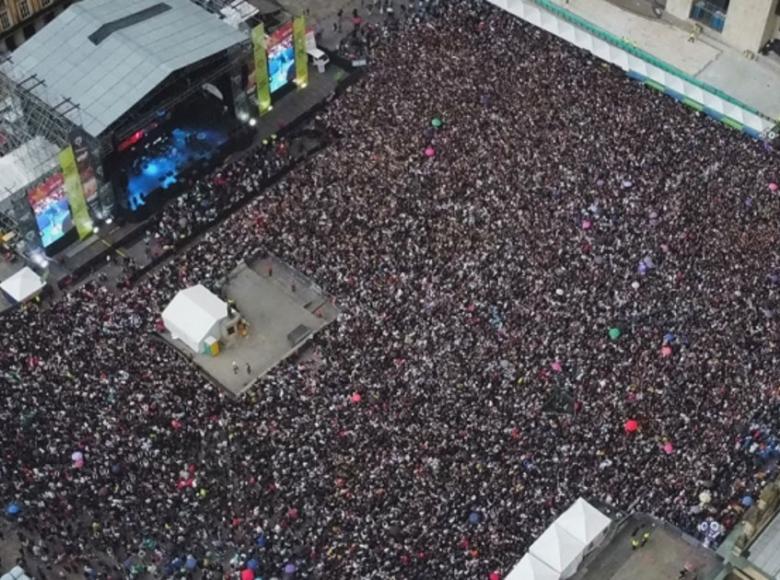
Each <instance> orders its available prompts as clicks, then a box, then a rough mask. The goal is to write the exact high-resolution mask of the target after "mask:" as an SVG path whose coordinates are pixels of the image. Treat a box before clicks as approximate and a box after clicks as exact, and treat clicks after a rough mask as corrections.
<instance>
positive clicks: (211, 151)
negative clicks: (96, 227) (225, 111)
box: [127, 124, 228, 211]
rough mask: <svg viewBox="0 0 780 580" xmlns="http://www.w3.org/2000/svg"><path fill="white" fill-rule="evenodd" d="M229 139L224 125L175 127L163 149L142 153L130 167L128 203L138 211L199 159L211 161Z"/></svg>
mask: <svg viewBox="0 0 780 580" xmlns="http://www.w3.org/2000/svg"><path fill="white" fill-rule="evenodd" d="M227 142H228V130H227V128H225V127H222V126H219V125H217V124H214V125H206V124H192V125H189V126H183V127H180V128H176V129H174V130H173V131H171V133H170V139H169V140H168V142H167V143H166V144H165V146H164V147H161V148H160V150H158V151H155V152H153V153H150V154H149V155H143V154H141V153H139V156H141V159H140V160H139V163H137V165H136V166H135V167H130V168H128V169H127V205H128V208H129V209H130V211H137V210H138V208H139V207H140V206H142V205H145V204H146V200H147V199H148V198H149V196H150V195H152V194H153V193H154V192H156V191H158V190H160V189H163V190H165V189H168V188H169V187H171V186H172V185H174V184H175V183H177V182H178V181H179V178H180V176H181V173H182V172H183V171H185V170H186V169H187V168H189V167H191V166H192V165H194V164H196V163H198V162H200V161H210V160H211V159H213V158H214V157H215V156H216V155H217V154H218V153H219V151H220V149H221V148H222V147H223V146H224V145H225V144H226V143H227Z"/></svg>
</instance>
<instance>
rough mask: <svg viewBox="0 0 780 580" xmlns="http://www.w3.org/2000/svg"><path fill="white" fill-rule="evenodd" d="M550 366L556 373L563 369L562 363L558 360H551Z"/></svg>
mask: <svg viewBox="0 0 780 580" xmlns="http://www.w3.org/2000/svg"><path fill="white" fill-rule="evenodd" d="M550 368H552V370H554V371H555V372H556V373H559V372H561V371H562V370H563V365H561V363H560V361H557V360H556V361H553V363H552V364H551V365H550Z"/></svg>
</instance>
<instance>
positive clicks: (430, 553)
mask: <svg viewBox="0 0 780 580" xmlns="http://www.w3.org/2000/svg"><path fill="white" fill-rule="evenodd" d="M439 10H440V11H441V12H442V15H443V16H442V18H439V19H435V20H432V21H412V22H409V23H407V25H405V26H403V27H402V28H401V30H400V31H399V32H398V33H397V34H394V35H392V36H390V37H388V38H387V39H384V40H383V41H382V42H381V43H380V44H378V45H377V46H376V47H375V49H374V50H375V52H374V56H375V60H374V63H373V66H372V67H371V69H370V70H369V71H368V72H367V74H366V76H365V78H364V79H363V80H362V81H361V83H360V84H359V85H356V86H354V87H352V88H351V89H350V90H348V91H347V92H346V93H345V95H343V96H342V97H340V98H339V99H337V100H335V101H334V102H332V103H331V104H330V105H329V107H328V109H327V110H326V111H325V112H324V113H322V117H321V119H320V122H322V123H326V124H328V125H329V126H330V127H332V128H333V130H334V131H336V132H337V133H338V135H339V138H338V140H337V142H336V143H334V144H333V145H332V146H331V147H328V148H327V149H325V150H324V151H323V152H321V153H320V154H319V155H317V156H316V157H314V158H312V159H310V160H309V161H306V162H305V163H303V164H302V165H301V166H300V167H298V168H296V169H294V170H293V171H292V172H291V173H290V174H289V175H288V176H287V177H285V178H284V179H283V180H281V181H280V182H279V183H277V184H276V185H274V186H273V187H271V188H268V189H265V190H262V191H258V190H257V189H258V188H259V185H258V184H259V183H260V180H258V171H259V170H260V168H259V167H258V166H257V164H256V163H253V162H252V158H251V157H250V158H248V159H246V160H244V161H241V162H238V163H236V164H234V165H232V166H231V167H228V168H223V169H221V170H220V172H219V175H218V176H210V177H209V178H208V180H209V181H208V183H209V185H206V184H205V183H204V184H201V185H199V186H198V190H197V191H198V193H197V196H198V199H199V204H196V205H193V204H187V203H182V204H177V203H176V202H174V203H173V205H172V206H171V207H170V208H169V209H168V210H167V213H166V214H164V215H165V216H166V217H164V218H163V219H162V221H161V222H160V224H159V231H158V232H157V233H159V234H161V235H163V236H166V238H168V237H172V236H174V235H180V233H179V232H180V226H181V223H179V222H178V221H177V219H176V215H177V212H181V214H182V215H185V214H187V212H200V211H201V210H199V209H196V208H198V207H201V208H202V210H203V212H204V213H198V215H197V216H188V217H187V220H186V222H187V223H192V222H193V220H194V221H198V220H200V219H204V220H209V219H210V218H211V217H212V214H210V213H209V211H210V208H211V207H213V200H212V199H211V198H210V196H211V195H212V194H216V193H219V192H223V193H227V192H230V195H233V194H235V195H236V196H241V195H247V196H250V195H251V196H256V199H255V200H254V201H253V202H251V203H250V204H249V205H247V206H246V207H244V208H243V209H242V210H241V211H239V212H237V213H236V214H235V215H233V216H231V217H230V218H229V219H228V220H226V221H225V222H224V223H222V224H220V225H219V226H218V227H217V228H214V229H212V230H210V231H209V232H208V233H207V234H206V235H205V236H204V237H203V238H202V240H201V241H199V242H198V243H197V244H196V245H194V246H192V247H190V248H188V249H187V250H186V251H185V252H183V253H182V254H181V255H178V256H176V257H174V258H172V259H171V260H170V261H169V262H167V263H165V265H164V266H162V267H161V268H160V269H158V270H156V271H155V272H154V273H153V274H151V275H149V276H146V277H143V278H142V279H140V280H139V281H138V282H137V284H135V285H134V286H133V287H131V288H129V289H125V290H122V291H119V292H112V291H109V290H108V289H107V288H105V287H103V286H102V285H101V284H100V283H99V282H90V283H88V284H86V285H85V286H83V287H81V288H80V289H78V290H75V291H73V292H72V293H70V294H68V295H67V296H65V297H64V298H63V299H62V300H60V301H59V302H56V303H54V304H52V305H50V306H48V307H44V308H39V307H31V308H27V309H24V310H20V311H17V312H15V313H14V314H12V315H10V316H8V317H6V318H4V319H2V320H0V328H2V339H1V340H2V343H3V348H2V349H0V368H1V369H3V376H2V379H0V392H2V395H3V400H4V404H3V406H2V407H0V441H2V451H1V452H2V462H0V499H2V500H3V502H5V503H6V504H10V503H13V505H14V506H16V507H15V510H14V513H13V514H12V516H13V518H14V519H15V520H16V522H15V523H14V526H15V527H14V530H13V533H18V534H19V535H20V538H21V539H22V541H23V543H24V545H25V547H24V548H23V551H22V556H23V558H24V559H25V564H26V565H27V566H28V568H29V569H30V572H31V573H32V574H34V575H36V577H41V578H44V577H45V576H47V575H50V574H55V573H61V574H79V575H80V574H84V575H85V576H86V577H88V578H109V577H111V578H116V577H119V576H122V575H125V574H131V575H138V574H143V573H148V574H151V575H152V576H154V577H159V576H169V575H177V576H178V575H181V576H196V575H198V574H202V575H203V577H206V578H220V577H224V578H237V577H239V575H240V576H241V578H242V579H243V578H247V577H252V576H255V575H256V576H258V577H259V576H262V577H263V578H293V577H299V578H326V579H336V578H338V579H342V578H377V579H379V578H387V579H390V578H393V579H396V578H409V579H421V578H488V577H489V575H491V574H492V577H493V578H496V577H500V576H499V574H506V573H507V572H508V571H509V570H510V569H511V567H512V565H513V564H514V563H515V562H516V561H517V560H519V558H520V557H521V556H522V555H523V553H524V552H525V550H526V549H527V548H528V546H529V544H530V543H531V542H532V541H533V539H534V538H535V537H536V536H537V535H538V534H539V533H540V532H541V531H542V530H543V529H544V528H545V527H546V525H547V524H549V523H550V521H551V520H552V519H553V518H554V517H555V516H556V515H557V514H559V513H560V512H561V511H563V510H564V509H566V508H567V507H568V506H569V505H570V504H571V503H572V502H573V501H574V500H575V499H576V498H577V497H580V496H583V497H585V498H587V499H592V500H594V501H598V502H601V503H604V504H608V505H611V506H613V507H614V509H615V510H618V511H621V512H623V513H625V511H627V510H641V511H646V512H650V513H652V514H655V515H657V516H659V517H662V518H665V519H668V520H669V521H671V522H672V523H674V524H677V525H679V526H682V527H683V528H685V529H687V530H691V531H694V530H695V529H696V526H697V525H698V523H700V522H701V521H702V519H704V518H707V517H713V518H715V519H717V520H718V521H720V522H722V523H724V524H725V525H726V527H728V526H730V525H733V523H734V521H735V519H736V518H737V517H738V516H739V513H740V511H741V510H742V509H743V506H744V505H745V503H746V502H745V501H744V498H746V497H752V498H755V497H756V496H757V494H758V493H759V492H760V489H761V486H762V485H763V483H764V482H765V481H767V479H768V478H770V477H772V475H773V470H774V465H775V463H776V458H777V455H778V441H777V439H776V438H775V434H776V432H777V426H778V420H780V405H779V404H778V395H779V394H780V391H778V386H780V383H778V380H779V379H780V377H779V376H778V348H777V347H778V344H777V342H778V338H777V337H778V327H777V325H778V292H779V291H780V253H779V251H778V247H780V246H779V245H778V234H777V228H776V224H777V221H778V219H780V198H779V197H778V196H779V195H780V193H777V192H775V191H773V190H774V189H777V188H776V186H773V185H772V184H774V183H775V182H776V181H778V180H780V162H778V157H777V155H776V153H775V152H773V151H772V150H771V148H770V147H767V146H764V145H762V144H761V143H759V142H757V141H754V140H751V139H749V138H747V137H745V136H743V135H741V134H739V133H737V132H734V131H731V130H728V129H726V128H724V127H722V126H721V125H719V124H717V123H715V122H714V121H712V120H710V119H708V118H706V117H704V116H701V115H698V114H696V113H694V112H692V111H690V110H686V109H684V108H683V107H681V106H680V105H679V104H677V103H675V102H673V101H671V100H670V99H668V98H667V97H664V96H661V95H658V94H655V93H653V92H650V91H648V90H646V89H645V88H643V87H642V86H641V85H638V84H636V83H634V82H632V81H630V80H629V79H627V78H626V77H625V76H624V75H623V74H622V72H621V71H618V70H615V69H613V68H611V67H609V66H606V65H604V64H602V63H599V62H598V61H595V60H594V59H593V58H592V57H591V56H589V55H588V54H586V53H583V52H581V51H579V50H577V49H575V48H573V47H570V46H568V45H566V44H564V43H562V42H561V41H559V40H557V39H555V38H554V37H551V36H549V35H547V34H545V33H543V32H541V31H539V30H536V29H534V28H532V27H529V26H527V25H525V24H523V23H522V22H520V21H519V20H517V19H515V18H512V17H510V16H508V15H505V14H503V13H501V12H498V11H495V10H493V9H490V8H488V7H487V5H484V4H481V3H479V2H471V1H466V0H451V1H449V2H446V3H444V4H443V5H442V6H440V7H439ZM434 119H435V120H436V122H433V120H434ZM215 177H216V181H215ZM215 183H216V184H217V185H214V184H215ZM215 192H216V193H215ZM233 201H236V200H233ZM258 249H260V250H262V251H270V252H273V253H274V254H276V255H277V256H279V257H281V258H282V259H284V260H285V261H286V262H288V263H290V264H292V265H293V266H295V267H296V268H298V269H299V270H301V271H302V272H304V273H305V274H306V275H308V276H309V277H311V278H312V279H313V280H314V281H316V282H317V283H318V284H320V285H321V286H322V287H324V288H325V289H326V290H327V291H328V292H329V293H331V294H332V295H335V296H336V297H337V305H338V306H339V308H340V309H341V311H342V315H341V316H340V318H339V320H338V321H337V322H336V323H335V324H333V325H331V326H330V327H328V329H327V330H326V331H324V332H323V333H322V334H321V335H318V336H317V338H316V339H315V342H314V347H313V348H316V350H317V353H318V360H320V361H321V363H320V364H318V365H303V364H297V363H296V362H294V361H293V362H290V363H286V364H283V365H280V366H279V367H278V368H276V369H274V370H273V371H272V373H271V374H270V375H268V376H267V377H266V378H265V379H264V380H263V381H262V382H261V383H260V384H259V386H258V387H257V388H256V389H255V390H254V391H252V392H251V393H249V394H248V395H247V397H246V398H245V399H243V400H241V401H238V402H233V401H231V400H230V399H228V398H227V397H226V396H224V394H223V393H222V392H221V391H220V390H219V389H218V388H216V387H214V386H212V385H210V384H209V383H208V382H207V381H206V380H205V379H204V378H203V377H202V376H201V375H200V374H199V373H198V372H197V370H196V369H195V368H193V366H192V365H191V364H190V363H189V362H188V361H186V360H184V359H183V358H181V357H179V356H178V355H177V354H176V353H175V352H174V351H173V350H172V349H170V348H168V347H166V346H164V345H163V344H162V343H160V342H158V341H157V340H155V339H154V338H153V336H152V330H153V329H154V326H155V323H156V322H157V321H158V320H159V317H160V313H161V310H162V309H163V308H164V307H165V305H166V304H167V302H168V301H169V300H170V299H171V298H172V297H173V296H174V294H175V293H176V292H177V291H178V290H180V289H182V288H184V287H187V286H188V285H191V284H195V283H203V284H205V285H207V286H210V287H211V288H212V289H214V290H215V291H216V290H218V288H217V285H218V280H220V279H221V278H223V277H224V276H225V274H226V273H227V272H229V271H230V270H232V269H233V268H234V267H235V265H236V264H237V263H238V262H239V261H240V260H241V259H242V258H243V257H245V256H248V255H253V254H255V253H256V252H257V251H258ZM224 356H229V354H225V355H224ZM355 394H359V395H360V397H355V396H354V395H355ZM629 422H630V423H631V428H629V429H627V427H628V425H629ZM634 427H636V429H634ZM702 492H706V494H707V495H708V499H707V500H706V501H704V500H702V497H704V494H703V493H702ZM112 563H113V564H117V565H113V564H112ZM250 570H251V572H250Z"/></svg>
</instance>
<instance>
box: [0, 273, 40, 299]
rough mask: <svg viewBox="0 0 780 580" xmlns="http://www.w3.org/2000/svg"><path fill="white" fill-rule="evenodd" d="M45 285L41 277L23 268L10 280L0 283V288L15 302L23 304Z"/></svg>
mask: <svg viewBox="0 0 780 580" xmlns="http://www.w3.org/2000/svg"><path fill="white" fill-rule="evenodd" d="M44 286H46V283H45V282H44V281H43V280H41V277H40V276H38V274H36V273H35V272H33V271H32V270H31V269H30V268H28V267H27V266H25V267H24V268H22V269H21V270H19V271H18V272H17V273H16V274H14V275H13V276H11V277H10V278H6V279H5V280H3V281H2V282H0V288H1V289H2V290H3V292H5V293H6V294H8V295H9V296H10V297H11V298H13V299H14V300H16V301H17V302H24V301H25V300H26V299H27V298H29V297H30V296H33V295H34V294H35V293H36V292H38V291H39V290H40V289H41V288H43V287H44Z"/></svg>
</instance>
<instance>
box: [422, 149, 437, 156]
mask: <svg viewBox="0 0 780 580" xmlns="http://www.w3.org/2000/svg"><path fill="white" fill-rule="evenodd" d="M434 155H436V149H434V148H433V147H426V148H425V156H426V157H433V156H434Z"/></svg>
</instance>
